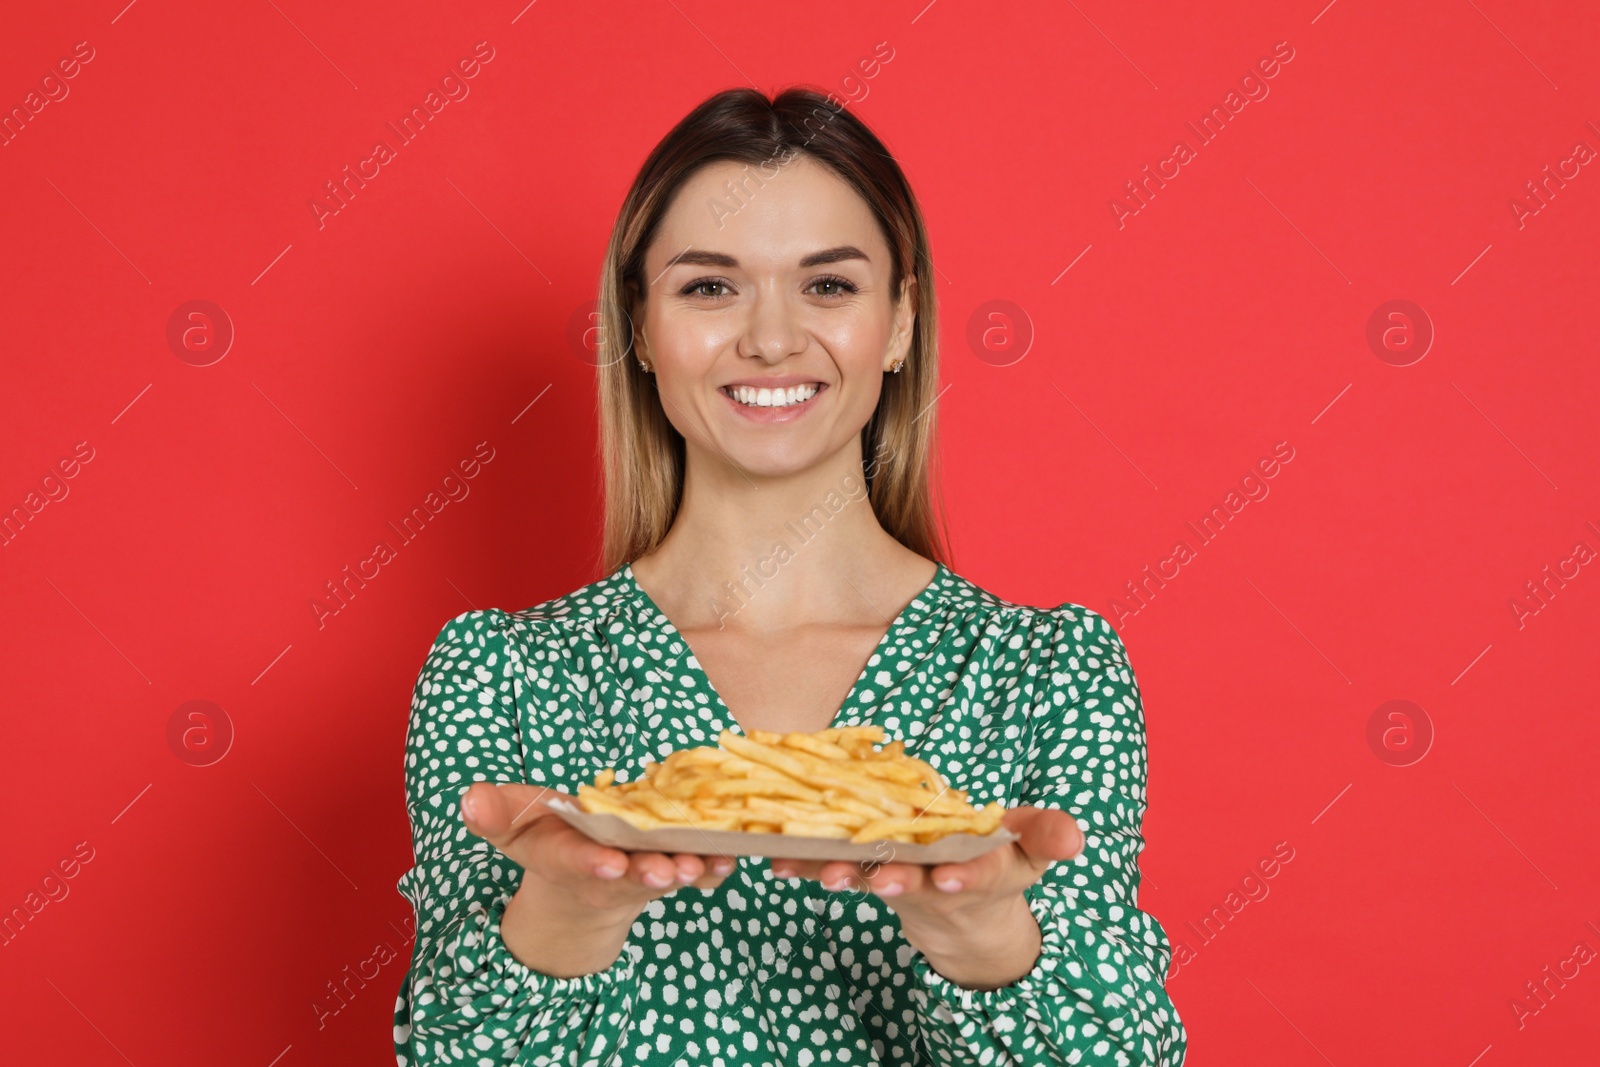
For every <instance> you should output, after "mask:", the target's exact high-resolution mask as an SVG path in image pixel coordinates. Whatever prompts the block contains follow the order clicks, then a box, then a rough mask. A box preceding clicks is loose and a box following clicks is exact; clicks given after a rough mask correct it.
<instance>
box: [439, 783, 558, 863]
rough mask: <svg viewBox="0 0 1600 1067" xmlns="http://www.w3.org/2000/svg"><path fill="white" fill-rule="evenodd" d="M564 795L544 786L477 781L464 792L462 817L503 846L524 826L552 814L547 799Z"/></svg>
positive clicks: (469, 828) (484, 836)
mask: <svg viewBox="0 0 1600 1067" xmlns="http://www.w3.org/2000/svg"><path fill="white" fill-rule="evenodd" d="M564 795H565V794H562V793H561V792H560V791H559V790H555V789H549V788H546V787H544V786H531V785H519V784H517V783H514V782H507V783H495V782H474V783H472V785H471V786H470V787H468V789H467V791H466V792H465V793H463V794H461V820H462V822H463V823H464V824H465V825H466V827H467V829H468V830H470V831H472V832H473V833H474V834H476V835H477V836H479V837H482V838H485V839H487V840H488V841H489V843H490V844H492V845H494V846H495V847H496V848H501V847H502V846H503V844H504V843H506V842H508V841H509V840H511V839H512V838H513V837H515V836H516V835H517V832H518V831H520V830H521V829H522V828H523V827H525V826H528V825H530V824H531V823H533V822H534V821H536V820H537V819H540V818H542V817H543V816H545V815H548V814H551V812H550V809H548V808H546V807H545V806H544V804H543V801H544V800H546V799H547V798H549V797H551V796H564Z"/></svg>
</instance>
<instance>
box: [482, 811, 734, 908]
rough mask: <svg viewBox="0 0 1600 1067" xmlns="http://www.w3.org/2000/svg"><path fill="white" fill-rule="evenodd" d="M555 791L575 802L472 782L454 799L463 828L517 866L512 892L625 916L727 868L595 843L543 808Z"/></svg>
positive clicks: (729, 865) (716, 879) (720, 862)
mask: <svg viewBox="0 0 1600 1067" xmlns="http://www.w3.org/2000/svg"><path fill="white" fill-rule="evenodd" d="M558 796H559V797H565V798H566V799H567V800H569V801H573V802H574V803H576V798H574V797H572V796H571V795H569V794H567V793H563V792H561V791H560V790H558V789H551V788H549V787H545V786H534V785H519V784H514V783H494V782H475V783H474V784H473V785H472V786H471V787H470V788H469V789H468V790H467V791H466V792H465V793H464V794H462V797H461V815H462V821H463V822H464V823H465V825H466V827H467V829H468V830H470V831H472V832H473V833H474V834H476V835H477V836H479V837H482V838H484V839H486V840H487V841H488V842H489V843H490V844H492V845H494V847H495V848H497V849H499V850H500V851H501V852H502V853H504V854H505V855H506V856H507V857H508V858H510V859H511V860H512V861H513V862H515V863H516V864H518V865H519V866H521V867H522V869H523V871H524V872H525V874H526V877H524V879H523V885H522V888H521V889H520V890H519V891H518V895H519V896H526V895H527V894H529V893H530V892H531V893H532V894H533V896H534V898H535V899H537V901H538V902H539V903H540V904H541V905H542V906H544V907H548V908H552V909H554V910H558V911H567V912H576V913H578V914H580V915H581V914H583V913H586V912H595V913H599V915H598V916H597V917H601V916H604V917H617V916H626V917H627V918H629V919H631V918H632V917H633V916H635V915H637V914H638V913H639V912H640V911H641V910H643V908H644V906H645V905H646V904H648V903H649V902H650V901H651V900H654V899H655V898H656V897H660V896H664V895H665V894H667V893H669V892H671V891H672V890H674V889H676V888H678V887H679V886H684V885H693V886H696V887H698V888H701V889H715V888H716V887H717V886H719V885H721V884H722V880H723V879H724V878H726V877H727V876H728V874H729V873H731V872H732V870H733V865H734V861H733V859H732V857H728V856H699V855H695V854H693V853H687V852H680V853H674V854H672V855H668V854H666V853H662V852H628V851H624V850H622V849H617V848H611V847H610V846H608V845H602V844H600V843H599V842H598V841H595V840H593V839H591V838H589V837H586V836H585V835H584V834H583V833H582V832H580V831H579V830H578V829H577V828H576V827H573V826H569V825H568V824H567V822H566V820H564V819H562V818H561V817H560V816H558V815H556V813H555V812H553V811H551V810H550V809H549V808H548V807H546V806H545V803H544V801H545V800H546V799H548V798H551V797H558ZM530 881H531V882H532V883H533V884H532V885H530V884H529V883H530ZM541 910H543V909H542V908H541Z"/></svg>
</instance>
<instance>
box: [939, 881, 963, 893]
mask: <svg viewBox="0 0 1600 1067" xmlns="http://www.w3.org/2000/svg"><path fill="white" fill-rule="evenodd" d="M933 884H934V885H936V886H938V887H939V888H940V889H942V890H944V891H945V892H946V893H954V892H956V891H957V890H959V889H960V888H961V879H959V878H945V879H943V880H940V879H937V878H936V879H934V882H933Z"/></svg>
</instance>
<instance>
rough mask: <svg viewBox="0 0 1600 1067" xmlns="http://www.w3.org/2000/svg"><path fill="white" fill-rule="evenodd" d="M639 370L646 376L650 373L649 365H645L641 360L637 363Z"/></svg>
mask: <svg viewBox="0 0 1600 1067" xmlns="http://www.w3.org/2000/svg"><path fill="white" fill-rule="evenodd" d="M639 369H640V370H642V371H644V372H645V373H646V374H649V373H650V364H648V363H646V362H645V361H644V360H642V359H641V360H640V361H639Z"/></svg>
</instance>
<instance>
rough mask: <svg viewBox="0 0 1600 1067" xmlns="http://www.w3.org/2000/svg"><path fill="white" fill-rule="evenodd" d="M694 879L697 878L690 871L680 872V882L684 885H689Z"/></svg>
mask: <svg viewBox="0 0 1600 1067" xmlns="http://www.w3.org/2000/svg"><path fill="white" fill-rule="evenodd" d="M694 878H695V876H694V875H693V874H692V873H691V872H689V871H685V870H680V871H678V881H679V882H681V883H683V884H684V885H688V884H689V883H690V882H692V881H694Z"/></svg>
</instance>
